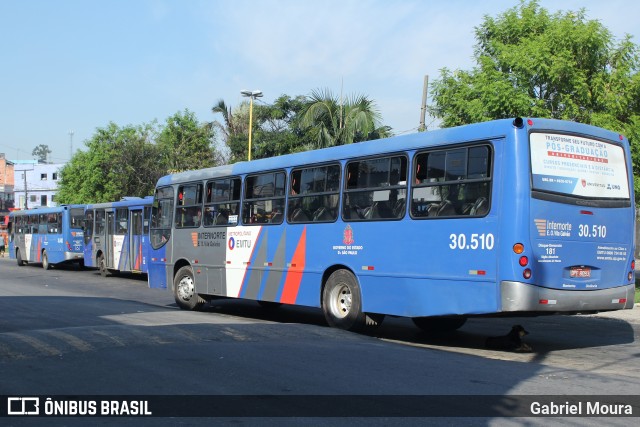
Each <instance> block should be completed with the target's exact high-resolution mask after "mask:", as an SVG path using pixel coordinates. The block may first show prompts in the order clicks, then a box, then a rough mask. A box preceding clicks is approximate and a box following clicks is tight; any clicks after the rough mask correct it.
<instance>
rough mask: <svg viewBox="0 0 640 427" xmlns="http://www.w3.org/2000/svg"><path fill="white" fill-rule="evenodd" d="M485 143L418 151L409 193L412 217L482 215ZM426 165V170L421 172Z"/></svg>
mask: <svg viewBox="0 0 640 427" xmlns="http://www.w3.org/2000/svg"><path fill="white" fill-rule="evenodd" d="M490 158H491V156H490V148H489V146H488V145H479V146H473V147H464V148H453V149H449V150H442V149H440V150H437V151H430V152H424V153H418V155H417V156H416V157H415V163H416V165H417V166H416V168H415V176H414V182H416V184H414V186H413V188H412V194H411V209H410V211H411V216H412V217H413V218H417V219H419V218H431V217H457V216H484V215H486V214H487V213H488V211H489V203H490V194H489V193H490V191H489V190H490V188H491V174H490V172H491V171H490ZM425 165H426V174H425V175H424V176H422V175H421V171H423V170H424V168H425Z"/></svg>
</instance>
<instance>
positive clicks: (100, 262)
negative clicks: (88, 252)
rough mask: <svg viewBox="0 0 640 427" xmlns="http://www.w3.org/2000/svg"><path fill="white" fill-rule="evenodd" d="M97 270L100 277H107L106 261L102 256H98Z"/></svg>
mask: <svg viewBox="0 0 640 427" xmlns="http://www.w3.org/2000/svg"><path fill="white" fill-rule="evenodd" d="M98 269H99V270H100V275H101V276H102V277H107V276H109V270H108V269H107V260H105V259H104V254H100V255H99V256H98Z"/></svg>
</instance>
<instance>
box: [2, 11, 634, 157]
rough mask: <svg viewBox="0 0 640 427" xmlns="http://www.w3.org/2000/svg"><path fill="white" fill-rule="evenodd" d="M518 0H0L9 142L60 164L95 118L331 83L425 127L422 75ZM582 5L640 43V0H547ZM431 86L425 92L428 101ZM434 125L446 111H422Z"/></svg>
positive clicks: (391, 120) (406, 127) (201, 108)
mask: <svg viewBox="0 0 640 427" xmlns="http://www.w3.org/2000/svg"><path fill="white" fill-rule="evenodd" d="M519 4H520V3H519V0H509V1H507V0H486V1H473V0H437V1H436V0H322V1H311V0H89V1H87V0H55V1H52V0H22V1H15V0H0V55H1V58H2V61H1V62H0V153H5V155H6V157H7V158H8V159H10V160H25V159H33V158H34V156H32V154H31V153H32V151H33V149H34V148H35V147H37V146H38V145H40V144H45V145H47V146H48V147H49V148H50V149H51V151H52V154H51V155H50V161H52V162H54V163H63V162H66V161H68V160H69V159H70V157H71V155H72V152H75V151H76V150H79V149H85V148H86V147H85V141H87V140H89V139H90V138H91V137H92V136H93V135H94V134H95V132H96V130H97V129H98V128H105V127H107V126H108V125H109V123H110V122H113V123H115V124H117V125H118V126H126V125H134V126H137V125H142V124H147V123H151V122H153V121H154V120H157V121H158V122H160V123H162V122H164V121H166V119H167V118H169V117H170V116H173V115H174V114H176V113H177V112H182V111H184V110H185V109H188V110H189V111H191V112H193V113H194V114H195V115H196V117H197V119H198V120H199V121H200V122H207V121H212V120H221V116H220V115H214V114H213V113H212V112H211V107H212V106H213V105H214V104H216V103H217V101H218V100H220V99H223V100H224V101H225V103H226V104H227V105H228V106H231V107H235V106H237V105H239V104H240V103H242V102H244V101H246V100H247V98H243V97H242V96H241V94H240V91H241V90H261V91H262V92H263V94H264V96H263V97H262V98H260V99H259V101H260V102H264V103H266V104H269V103H271V102H273V101H274V100H275V99H276V98H278V97H279V96H281V95H283V94H286V95H290V96H297V95H309V94H310V93H311V92H312V91H313V90H318V89H321V90H325V89H328V90H330V91H332V92H333V94H335V95H336V96H339V95H340V93H343V94H344V95H345V96H352V95H366V96H368V97H369V98H370V99H372V100H374V102H375V104H376V106H377V108H378V110H379V112H380V114H381V116H382V121H383V123H384V124H385V125H389V126H391V127H392V128H393V131H394V133H396V134H405V133H412V132H415V131H417V128H418V125H419V120H420V107H421V102H422V88H423V82H424V77H425V75H428V76H429V79H430V81H433V80H434V79H436V78H437V77H438V76H439V72H440V70H441V69H443V68H448V69H450V70H456V69H461V70H471V69H472V68H473V66H474V61H473V47H474V45H475V43H476V40H475V37H474V29H475V27H477V26H479V25H480V24H481V23H482V21H483V19H484V17H485V16H487V15H488V16H492V17H497V16H498V15H499V14H501V13H503V12H505V11H506V10H508V9H510V8H512V7H517V6H518V5H519ZM539 4H540V6H541V7H543V8H545V9H547V10H548V11H550V12H552V13H554V12H557V11H559V10H562V11H577V10H579V9H581V8H584V9H585V11H586V15H587V18H588V19H595V20H599V21H600V22H601V23H602V24H603V25H604V26H605V27H606V28H608V29H609V31H611V33H612V34H613V36H614V38H615V40H621V39H622V38H623V37H624V35H625V34H630V35H632V36H633V39H632V40H633V41H634V42H635V43H636V44H640V24H638V20H637V18H638V16H640V2H637V1H629V0H608V1H602V0H579V1H578V0H540V1H539ZM430 102H431V98H430V97H429V98H428V103H430ZM427 125H428V126H430V127H429V128H431V129H432V128H433V127H435V126H437V122H434V120H433V119H432V118H430V117H427Z"/></svg>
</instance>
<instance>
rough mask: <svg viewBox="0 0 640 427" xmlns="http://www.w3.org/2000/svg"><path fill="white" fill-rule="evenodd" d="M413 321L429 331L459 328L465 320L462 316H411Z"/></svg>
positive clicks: (448, 330) (445, 330)
mask: <svg viewBox="0 0 640 427" xmlns="http://www.w3.org/2000/svg"><path fill="white" fill-rule="evenodd" d="M411 320H413V323H414V324H415V325H416V326H417V327H418V328H420V329H422V330H423V331H425V332H429V333H435V334H437V333H443V332H453V331H455V330H457V329H460V328H461V327H462V325H464V324H465V323H466V321H467V318H466V317H464V316H452V317H413V318H412V319H411Z"/></svg>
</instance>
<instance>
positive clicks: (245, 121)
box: [211, 99, 249, 163]
mask: <svg viewBox="0 0 640 427" xmlns="http://www.w3.org/2000/svg"><path fill="white" fill-rule="evenodd" d="M211 112H212V113H213V114H221V115H222V122H220V121H217V120H215V121H214V122H213V123H212V125H213V127H214V128H215V129H217V130H218V131H219V132H218V134H217V136H219V137H220V138H221V139H222V144H223V145H224V146H226V147H227V150H228V153H227V156H225V160H226V163H235V162H239V161H243V160H246V159H247V147H248V129H249V103H248V102H247V103H243V104H241V105H240V106H239V107H236V109H235V110H233V109H232V108H231V107H230V106H227V104H226V103H225V102H224V100H222V99H220V100H218V102H217V103H216V104H215V105H214V106H213V107H212V108H211ZM245 135H247V136H245Z"/></svg>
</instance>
